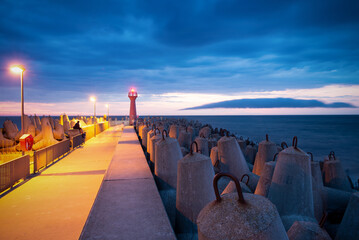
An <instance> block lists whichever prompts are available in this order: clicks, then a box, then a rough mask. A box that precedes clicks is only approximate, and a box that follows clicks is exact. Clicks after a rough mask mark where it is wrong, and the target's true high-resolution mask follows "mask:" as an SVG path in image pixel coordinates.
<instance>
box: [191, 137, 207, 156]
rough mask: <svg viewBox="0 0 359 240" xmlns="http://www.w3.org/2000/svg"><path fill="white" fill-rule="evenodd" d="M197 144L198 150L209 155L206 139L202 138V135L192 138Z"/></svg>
mask: <svg viewBox="0 0 359 240" xmlns="http://www.w3.org/2000/svg"><path fill="white" fill-rule="evenodd" d="M194 141H195V142H196V143H197V144H198V151H199V152H200V153H201V154H203V155H205V156H207V157H209V151H208V139H207V138H204V137H203V136H199V137H196V139H195V140H194Z"/></svg>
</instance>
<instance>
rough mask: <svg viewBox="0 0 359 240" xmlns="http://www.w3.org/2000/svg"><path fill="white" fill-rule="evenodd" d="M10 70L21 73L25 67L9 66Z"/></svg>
mask: <svg viewBox="0 0 359 240" xmlns="http://www.w3.org/2000/svg"><path fill="white" fill-rule="evenodd" d="M10 70H11V71H12V72H14V73H22V72H24V71H25V67H24V66H22V65H14V66H11V67H10Z"/></svg>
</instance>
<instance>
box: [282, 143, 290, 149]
mask: <svg viewBox="0 0 359 240" xmlns="http://www.w3.org/2000/svg"><path fill="white" fill-rule="evenodd" d="M280 146H281V148H282V149H285V148H284V147H286V148H288V144H287V143H286V142H282V143H281V144H280Z"/></svg>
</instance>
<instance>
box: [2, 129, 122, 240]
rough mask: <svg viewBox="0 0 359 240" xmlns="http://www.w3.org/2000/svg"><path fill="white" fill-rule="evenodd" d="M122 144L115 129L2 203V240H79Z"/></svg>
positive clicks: (88, 143)
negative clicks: (108, 170) (116, 150)
mask: <svg viewBox="0 0 359 240" xmlns="http://www.w3.org/2000/svg"><path fill="white" fill-rule="evenodd" d="M118 139H120V132H119V131H116V129H114V128H110V129H109V130H107V131H105V132H103V133H101V134H99V135H97V137H96V138H92V139H90V140H89V141H87V142H86V143H85V144H84V146H83V147H80V148H78V149H76V150H75V151H73V152H71V153H70V154H69V155H67V156H66V157H64V158H63V159H61V160H60V161H59V162H57V163H56V164H54V165H53V166H51V167H49V168H48V169H46V170H45V171H43V172H42V173H41V175H39V176H36V177H34V178H32V179H31V180H29V181H28V182H26V183H25V184H23V185H22V186H20V187H18V188H17V189H15V190H13V191H12V192H10V193H9V194H7V195H5V196H4V197H2V198H0V239H6V240H12V239H27V240H28V239H30V240H31V239H61V240H67V239H78V238H79V237H80V234H81V231H82V229H83V227H84V225H85V223H86V219H87V217H88V215H89V212H90V210H91V207H92V205H93V203H94V201H95V198H96V195H97V193H98V190H99V188H100V186H101V183H102V181H103V178H104V175H105V173H106V170H107V168H108V166H109V164H110V162H111V159H112V157H113V154H114V151H115V148H116V145H117V142H118Z"/></svg>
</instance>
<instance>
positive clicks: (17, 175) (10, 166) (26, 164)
mask: <svg viewBox="0 0 359 240" xmlns="http://www.w3.org/2000/svg"><path fill="white" fill-rule="evenodd" d="M29 175H30V156H29V155H25V156H22V157H19V158H16V159H14V160H12V161H10V162H7V163H4V164H1V165H0V192H2V191H4V190H6V189H8V188H10V187H12V186H13V185H14V184H15V183H17V182H18V181H19V180H21V179H25V178H27V177H28V176H29Z"/></svg>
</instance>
